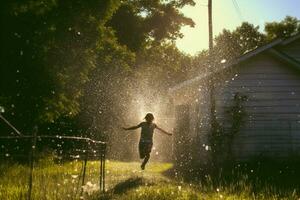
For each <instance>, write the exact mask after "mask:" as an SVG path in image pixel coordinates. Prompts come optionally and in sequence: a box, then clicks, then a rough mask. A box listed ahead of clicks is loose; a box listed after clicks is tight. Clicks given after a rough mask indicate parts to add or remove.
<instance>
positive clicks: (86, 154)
mask: <svg viewBox="0 0 300 200" xmlns="http://www.w3.org/2000/svg"><path fill="white" fill-rule="evenodd" d="M87 159H88V151H87V150H86V152H85V157H84V165H83V174H82V182H81V186H84V180H85V172H86V164H87Z"/></svg>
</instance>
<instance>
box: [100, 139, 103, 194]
mask: <svg viewBox="0 0 300 200" xmlns="http://www.w3.org/2000/svg"><path fill="white" fill-rule="evenodd" d="M99 146H100V148H99V153H100V174H99V175H100V176H99V190H100V191H101V190H102V181H103V179H102V174H103V173H102V170H103V144H101V145H99Z"/></svg>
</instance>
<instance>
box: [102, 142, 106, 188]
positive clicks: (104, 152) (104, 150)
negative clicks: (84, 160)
mask: <svg viewBox="0 0 300 200" xmlns="http://www.w3.org/2000/svg"><path fill="white" fill-rule="evenodd" d="M103 146H104V149H103V170H102V172H103V175H102V178H103V192H105V154H106V143H105V144H104V145H103Z"/></svg>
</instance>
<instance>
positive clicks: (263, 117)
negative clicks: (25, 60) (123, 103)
mask: <svg viewBox="0 0 300 200" xmlns="http://www.w3.org/2000/svg"><path fill="white" fill-rule="evenodd" d="M212 80H214V82H215V84H214V87H213V88H214V89H213V95H212V90H211V89H210V88H211V84H210V82H211V81H212ZM169 93H170V96H171V98H172V99H173V102H174V106H175V118H176V127H175V136H174V137H175V145H177V146H178V148H175V149H178V150H177V151H179V152H175V153H177V157H178V156H179V157H180V156H182V155H183V151H185V150H186V148H189V149H191V151H189V153H188V154H189V157H190V158H192V159H195V160H200V161H201V162H204V161H205V160H207V159H204V158H208V157H207V156H208V155H209V152H210V151H212V150H213V147H211V145H210V142H209V138H210V130H211V129H212V127H211V120H212V117H211V116H212V114H211V108H212V104H211V102H214V104H213V105H214V106H215V107H213V109H215V118H214V119H216V121H217V123H218V125H219V127H218V129H221V131H220V132H222V133H223V134H227V136H228V135H230V134H231V135H232V138H231V147H230V149H231V151H230V153H231V154H232V155H231V156H232V157H234V159H235V160H240V161H245V160H250V159H252V158H257V157H271V158H276V159H286V158H289V157H290V156H299V155H300V34H298V35H294V36H292V37H290V38H287V39H277V40H275V41H273V42H271V43H269V44H266V45H265V46H262V47H259V48H256V49H255V50H253V51H251V52H248V53H246V54H244V55H242V56H241V57H239V58H237V59H236V60H234V61H232V62H230V63H226V62H225V63H222V66H220V67H218V69H216V70H214V71H212V72H210V73H206V74H201V75H199V76H196V77H195V78H192V79H190V80H187V81H184V82H182V83H180V84H178V85H176V86H174V87H173V88H171V89H170V91H169ZM212 98H213V99H214V100H213V101H211V99H212ZM234 112H235V113H234ZM241 112H242V113H243V115H241V114H239V113H241ZM234 116H236V117H238V118H239V117H240V118H239V119H234V118H233V117H234ZM241 118H242V119H241ZM232 132H235V133H234V134H233V133H232ZM195 144H196V145H195ZM180 148H183V149H185V150H180ZM180 151H181V152H180Z"/></svg>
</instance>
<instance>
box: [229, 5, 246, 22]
mask: <svg viewBox="0 0 300 200" xmlns="http://www.w3.org/2000/svg"><path fill="white" fill-rule="evenodd" d="M232 3H233V5H234V8H235V11H236V12H237V15H238V17H239V18H240V20H241V21H242V22H243V21H244V18H243V15H242V12H241V9H240V6H239V4H238V3H237V1H236V0H232Z"/></svg>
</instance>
